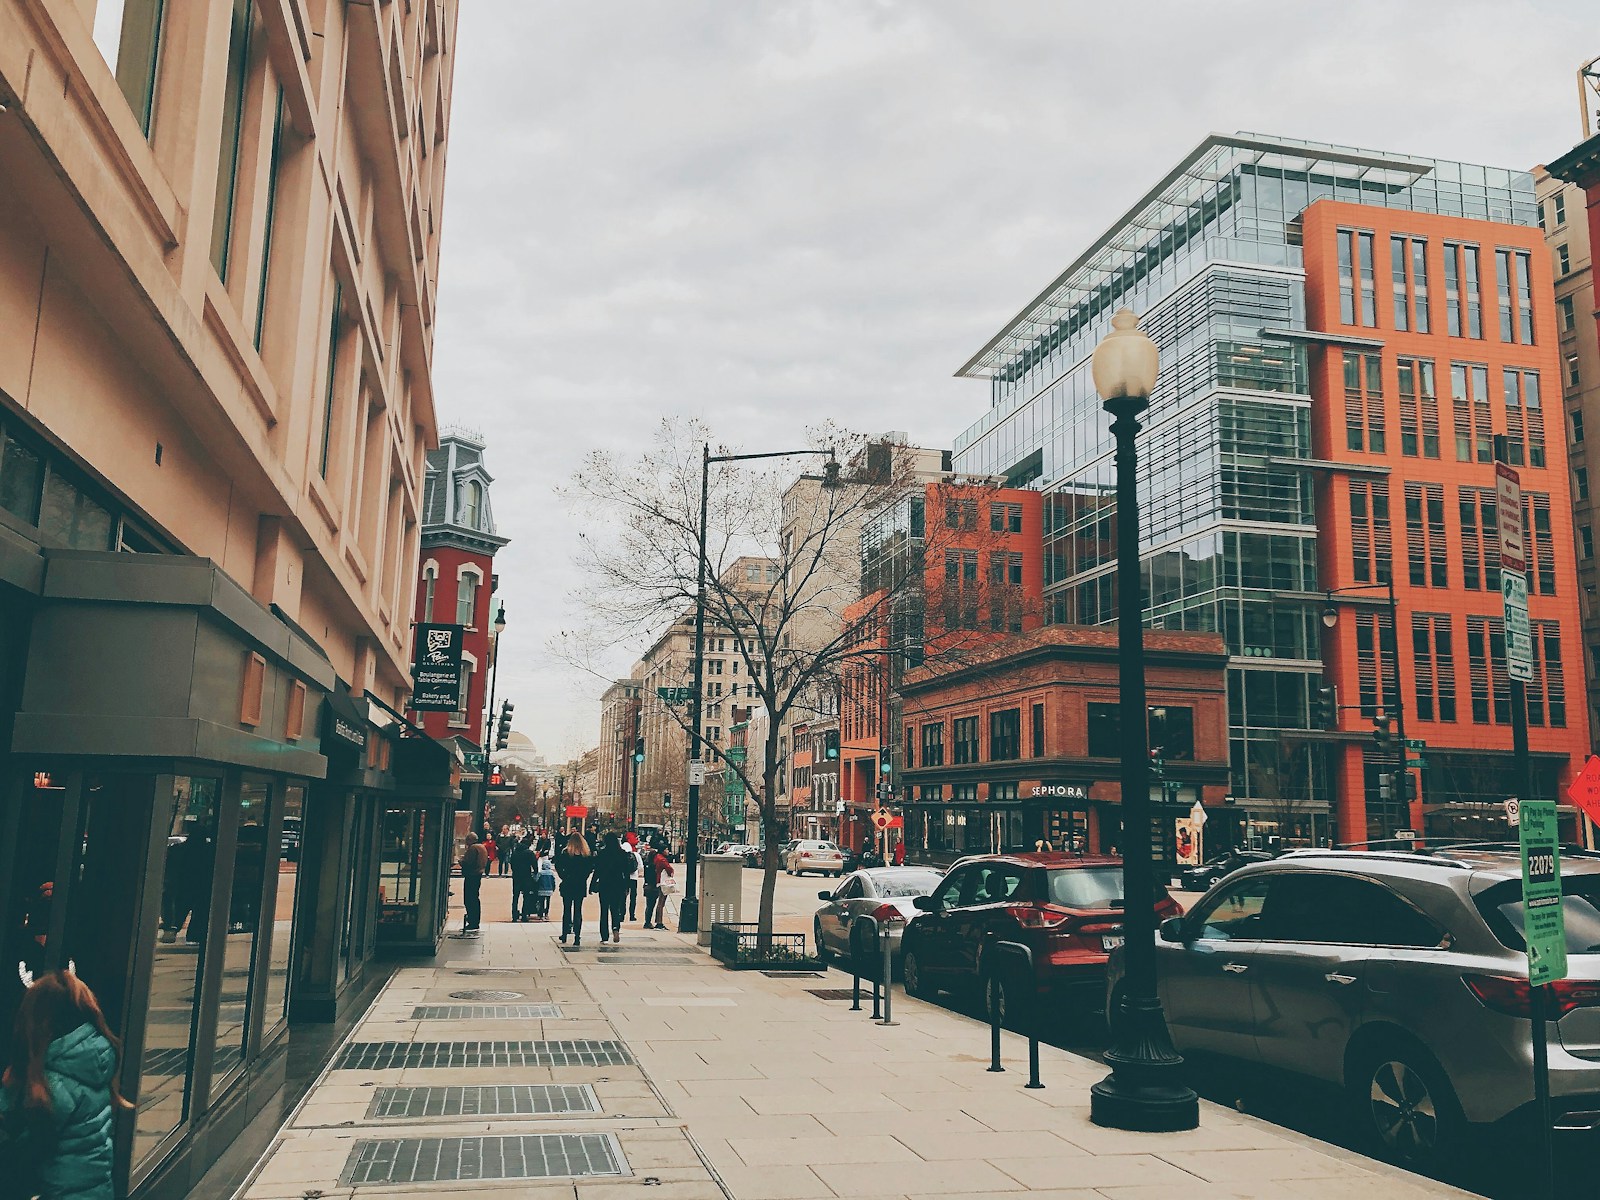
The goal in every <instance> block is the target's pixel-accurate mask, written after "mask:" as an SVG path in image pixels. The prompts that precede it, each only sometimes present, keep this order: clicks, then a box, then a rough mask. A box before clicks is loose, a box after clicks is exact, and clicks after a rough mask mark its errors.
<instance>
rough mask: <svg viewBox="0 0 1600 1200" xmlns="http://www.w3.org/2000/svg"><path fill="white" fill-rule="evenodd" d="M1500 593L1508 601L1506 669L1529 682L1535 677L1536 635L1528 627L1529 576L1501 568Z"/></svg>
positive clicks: (1516, 677) (1506, 606) (1511, 674)
mask: <svg viewBox="0 0 1600 1200" xmlns="http://www.w3.org/2000/svg"><path fill="white" fill-rule="evenodd" d="M1500 596H1501V599H1502V600H1503V601H1504V602H1505V603H1504V607H1505V619H1506V673H1507V674H1509V675H1510V676H1511V678H1513V679H1520V680H1522V681H1523V682H1524V683H1527V682H1528V681H1529V680H1531V679H1532V678H1533V635H1532V632H1531V630H1530V629H1529V627H1528V577H1527V576H1526V575H1524V574H1523V573H1522V572H1521V571H1513V570H1511V569H1510V568H1508V567H1502V568H1501V569H1500Z"/></svg>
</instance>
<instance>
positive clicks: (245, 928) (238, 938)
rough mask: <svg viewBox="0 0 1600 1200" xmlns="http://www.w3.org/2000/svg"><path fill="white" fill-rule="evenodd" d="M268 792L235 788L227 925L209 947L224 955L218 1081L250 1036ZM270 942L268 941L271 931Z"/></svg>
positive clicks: (252, 784)
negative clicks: (236, 823)
mask: <svg viewBox="0 0 1600 1200" xmlns="http://www.w3.org/2000/svg"><path fill="white" fill-rule="evenodd" d="M271 798H272V790H271V787H270V785H268V784H267V783H266V782H265V781H258V780H246V781H245V782H244V784H243V786H242V787H241V788H240V789H239V835H238V839H237V841H236V843H235V845H234V850H233V883H232V886H231V888H230V891H229V896H228V925H227V928H226V929H223V930H218V934H217V936H215V937H213V938H212V939H211V944H212V946H213V947H215V948H216V949H217V950H219V951H220V952H221V954H222V998H221V1000H220V1001H219V1002H218V1004H217V1042H216V1046H217V1049H216V1055H215V1057H214V1058H213V1059H212V1062H211V1074H212V1077H213V1078H216V1079H221V1078H222V1077H223V1076H224V1075H226V1074H227V1073H228V1072H229V1071H231V1070H233V1068H234V1067H236V1066H238V1065H239V1063H240V1062H242V1061H243V1059H244V1050H245V1039H246V1037H247V1036H248V1034H249V1027H250V1025H249V1008H250V1004H249V1001H250V993H251V991H252V990H253V988H252V986H251V985H252V983H253V982H254V963H255V948H256V931H257V930H258V929H259V928H260V927H261V890H262V888H263V887H264V886H265V883H266V879H265V870H266V859H267V824H268V822H267V818H268V815H269V813H268V809H269V806H270V804H271ZM268 928H269V933H268V935H267V936H268V938H269V939H270V937H271V933H270V926H269V927H268Z"/></svg>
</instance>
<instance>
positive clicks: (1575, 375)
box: [1567, 354, 1583, 389]
mask: <svg viewBox="0 0 1600 1200" xmlns="http://www.w3.org/2000/svg"><path fill="white" fill-rule="evenodd" d="M1567 386H1568V387H1569V388H1573V389H1577V388H1580V387H1582V386H1583V371H1582V370H1581V369H1580V368H1579V366H1578V356H1577V355H1576V354H1569V355H1567Z"/></svg>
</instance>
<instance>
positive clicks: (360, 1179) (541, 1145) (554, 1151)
mask: <svg viewBox="0 0 1600 1200" xmlns="http://www.w3.org/2000/svg"><path fill="white" fill-rule="evenodd" d="M626 1170H627V1168H626V1167H625V1166H624V1164H623V1159H622V1149H621V1147H620V1146H618V1145H617V1141H616V1138H614V1137H612V1135H611V1134H609V1133H537V1134H529V1135H525V1136H522V1137H466V1138H382V1139H376V1140H371V1141H368V1140H362V1141H359V1142H357V1143H356V1144H355V1149H353V1150H351V1151H350V1157H349V1159H348V1160H347V1161H346V1162H345V1166H344V1173H343V1174H342V1175H341V1176H340V1177H339V1182H340V1184H341V1185H343V1186H345V1187H349V1186H351V1185H356V1186H359V1185H361V1184H365V1183H391V1184H392V1183H436V1182H441V1181H446V1180H448V1181H452V1182H455V1181H459V1180H466V1179H554V1178H562V1177H564V1178H572V1177H576V1176H585V1175H621V1174H623V1173H624V1172H625V1171H626Z"/></svg>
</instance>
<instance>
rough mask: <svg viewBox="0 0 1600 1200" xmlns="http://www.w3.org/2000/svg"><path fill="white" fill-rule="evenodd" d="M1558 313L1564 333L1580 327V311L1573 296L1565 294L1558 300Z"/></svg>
mask: <svg viewBox="0 0 1600 1200" xmlns="http://www.w3.org/2000/svg"><path fill="white" fill-rule="evenodd" d="M1556 313H1557V315H1559V316H1560V318H1561V332H1562V333H1572V332H1574V331H1575V330H1576V329H1577V328H1578V313H1577V309H1576V308H1575V307H1574V306H1573V303H1572V297H1571V296H1563V297H1561V299H1559V300H1557V301H1556Z"/></svg>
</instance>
